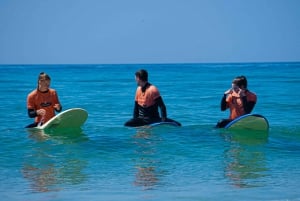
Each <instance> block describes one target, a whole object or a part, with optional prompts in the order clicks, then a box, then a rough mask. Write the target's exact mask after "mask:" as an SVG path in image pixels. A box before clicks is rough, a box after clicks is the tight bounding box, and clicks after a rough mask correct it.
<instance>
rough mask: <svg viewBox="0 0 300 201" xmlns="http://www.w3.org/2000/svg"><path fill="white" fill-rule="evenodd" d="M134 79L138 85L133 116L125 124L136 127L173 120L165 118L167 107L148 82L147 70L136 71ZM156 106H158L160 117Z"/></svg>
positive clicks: (156, 90) (155, 89)
mask: <svg viewBox="0 0 300 201" xmlns="http://www.w3.org/2000/svg"><path fill="white" fill-rule="evenodd" d="M135 80H136V83H137V85H138V87H137V90H136V94H135V104H134V110H133V118H132V119H130V120H129V121H127V122H126V123H125V126H130V127H137V126H144V125H148V124H152V123H156V122H161V121H163V122H165V121H166V122H175V121H174V120H172V119H168V118H167V109H166V106H165V104H164V101H163V99H162V97H161V95H160V93H159V91H158V89H157V88H156V87H155V86H154V85H152V84H150V83H149V82H148V72H147V71H146V70H144V69H141V70H139V71H137V72H136V73H135ZM158 108H160V112H161V117H160V115H159V111H158ZM176 123H177V124H178V125H180V123H178V122H176Z"/></svg>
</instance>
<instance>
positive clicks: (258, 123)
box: [225, 114, 269, 131]
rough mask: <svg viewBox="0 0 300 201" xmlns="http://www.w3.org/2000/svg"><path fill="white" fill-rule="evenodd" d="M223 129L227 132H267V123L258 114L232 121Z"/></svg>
mask: <svg viewBox="0 0 300 201" xmlns="http://www.w3.org/2000/svg"><path fill="white" fill-rule="evenodd" d="M225 128H226V129H229V130H256V131H268V130H269V122H268V120H267V119H266V118H265V117H264V116H262V115H260V114H246V115H243V116H240V117H238V118H236V119H234V120H233V121H231V122H230V123H228V124H227V125H226V126H225Z"/></svg>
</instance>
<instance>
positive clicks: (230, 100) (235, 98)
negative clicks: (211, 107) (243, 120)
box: [216, 90, 257, 128]
mask: <svg viewBox="0 0 300 201" xmlns="http://www.w3.org/2000/svg"><path fill="white" fill-rule="evenodd" d="M256 101H257V97H256V95H255V94H254V93H252V92H250V91H249V90H246V91H245V96H243V97H240V96H239V95H238V94H236V93H235V92H232V93H230V94H228V95H226V94H224V96H223V98H222V100H221V111H225V110H226V109H228V108H229V109H230V116H229V118H228V119H222V120H221V121H219V122H218V124H217V125H216V127H218V128H224V127H225V126H226V125H227V124H228V123H229V122H231V121H232V120H233V119H235V118H237V117H240V116H242V115H245V114H249V113H251V111H252V110H253V108H254V106H255V104H256Z"/></svg>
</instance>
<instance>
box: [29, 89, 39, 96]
mask: <svg viewBox="0 0 300 201" xmlns="http://www.w3.org/2000/svg"><path fill="white" fill-rule="evenodd" d="M35 94H37V89H34V90H32V91H31V92H30V93H29V94H28V97H30V96H34V95H35Z"/></svg>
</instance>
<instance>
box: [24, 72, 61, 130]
mask: <svg viewBox="0 0 300 201" xmlns="http://www.w3.org/2000/svg"><path fill="white" fill-rule="evenodd" d="M50 82H51V78H50V76H49V75H48V74H46V73H44V72H41V73H40V74H39V76H38V86H37V89H35V90H33V91H32V92H30V93H29V94H28V96H27V110H28V116H29V117H30V118H35V120H34V123H32V124H30V125H28V126H27V128H29V127H36V126H38V125H42V124H44V123H46V122H47V121H49V119H51V118H52V117H54V116H55V112H60V111H61V110H62V106H61V104H60V102H59V99H58V95H57V93H56V90H54V89H51V88H50Z"/></svg>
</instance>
